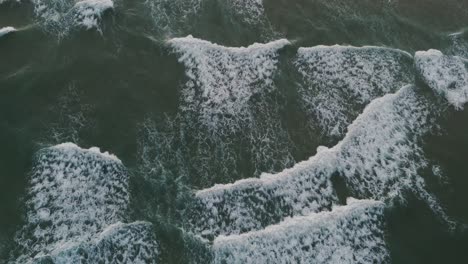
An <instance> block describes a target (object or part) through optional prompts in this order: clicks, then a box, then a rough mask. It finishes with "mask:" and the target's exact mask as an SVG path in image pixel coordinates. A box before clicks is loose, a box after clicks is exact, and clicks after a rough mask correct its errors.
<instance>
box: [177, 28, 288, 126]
mask: <svg viewBox="0 0 468 264" xmlns="http://www.w3.org/2000/svg"><path fill="white" fill-rule="evenodd" d="M169 44H170V45H171V46H172V47H174V49H175V52H176V53H178V54H180V57H179V62H181V63H183V64H184V65H185V67H186V75H187V77H188V79H189V80H188V82H187V83H186V84H185V87H184V89H183V91H182V98H183V99H182V100H183V110H185V111H194V112H195V111H199V112H200V117H199V118H200V119H201V120H202V122H204V123H205V124H206V125H207V126H208V127H211V128H213V129H218V128H219V126H220V123H221V122H226V123H233V125H234V126H235V125H236V124H235V122H239V121H237V120H242V119H250V118H251V115H252V113H251V112H250V111H249V106H248V104H249V100H250V99H251V97H252V96H254V95H257V94H262V93H269V92H271V91H272V90H274V89H275V87H274V85H273V75H274V73H275V71H276V69H277V63H278V59H277V58H278V50H279V49H281V48H283V47H284V46H286V45H289V42H288V41H287V40H285V39H282V40H278V41H274V42H270V43H267V44H253V45H251V46H249V47H246V48H244V47H241V48H231V47H224V46H221V45H217V44H213V43H211V42H208V41H205V40H200V39H196V38H193V37H191V36H188V37H186V38H175V39H171V40H170V41H169ZM221 116H223V117H224V116H228V117H231V116H232V118H228V121H225V120H226V118H221ZM232 119H237V120H232Z"/></svg>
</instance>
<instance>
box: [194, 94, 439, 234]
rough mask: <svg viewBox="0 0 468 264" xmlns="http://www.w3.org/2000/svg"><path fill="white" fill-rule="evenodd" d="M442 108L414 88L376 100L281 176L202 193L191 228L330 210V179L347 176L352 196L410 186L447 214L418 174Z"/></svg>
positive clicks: (382, 196) (390, 193) (213, 230)
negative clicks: (336, 138)
mask: <svg viewBox="0 0 468 264" xmlns="http://www.w3.org/2000/svg"><path fill="white" fill-rule="evenodd" d="M440 111H441V109H439V107H438V106H437V105H434V103H433V102H431V100H430V98H427V95H425V93H424V92H423V91H421V89H420V88H418V87H416V86H405V87H403V88H401V89H400V90H399V91H398V92H397V93H395V94H389V95H386V96H383V97H381V98H378V99H375V100H373V101H372V102H371V103H370V104H369V105H368V106H367V107H366V108H365V110H364V112H363V113H362V114H361V115H360V116H359V117H358V118H357V119H356V120H355V121H354V122H353V123H352V124H351V125H350V126H349V128H348V133H347V134H346V136H345V138H344V139H343V140H342V141H341V142H339V143H338V144H337V145H336V146H335V147H333V148H330V149H328V148H326V147H320V148H319V151H318V153H317V154H316V155H315V156H313V157H312V158H310V159H309V160H308V161H304V162H301V163H298V164H297V165H295V166H294V167H293V168H291V169H287V170H285V171H283V172H281V173H278V174H274V175H271V174H264V175H262V176H261V177H260V179H246V180H241V181H238V182H235V183H233V184H227V185H216V186H214V187H212V188H209V189H205V190H201V191H199V192H197V193H196V199H195V200H196V202H195V203H194V206H193V210H192V211H189V212H188V213H189V214H192V215H195V216H194V217H192V218H191V219H193V220H192V222H190V223H189V226H191V227H192V229H193V230H194V232H196V233H199V234H201V235H203V236H207V237H209V236H212V235H214V236H216V235H218V234H222V235H228V234H239V233H242V232H246V231H250V230H258V229H261V228H263V227H265V226H267V225H270V224H272V223H274V222H279V221H281V220H282V219H284V218H285V217H286V216H296V215H305V214H308V213H311V212H317V211H322V210H325V209H327V207H329V206H330V205H331V204H333V203H334V202H335V201H336V196H335V194H334V190H333V188H332V186H331V183H330V179H331V177H332V176H333V175H339V176H341V177H342V178H343V179H344V180H345V182H346V184H347V187H348V189H349V190H350V192H351V193H352V195H353V196H355V197H359V198H367V199H375V200H382V201H393V200H394V199H402V198H403V194H404V192H405V191H412V192H414V193H416V194H417V195H419V196H420V197H421V198H422V199H424V200H425V201H426V202H427V203H428V204H429V205H430V207H431V208H432V209H433V210H434V211H436V212H437V213H439V214H440V215H441V217H443V218H444V217H445V215H444V213H443V210H442V209H441V207H440V206H439V205H438V202H437V200H436V199H435V198H434V197H433V196H432V195H431V194H430V193H429V192H428V191H427V188H426V186H425V182H424V179H423V178H421V177H420V176H419V171H420V170H421V169H422V168H424V167H425V166H426V165H427V161H426V159H425V156H424V152H423V149H422V147H421V144H423V139H422V138H423V136H424V135H426V134H428V133H430V132H431V130H432V129H433V127H434V126H435V121H436V118H437V116H438V113H440Z"/></svg>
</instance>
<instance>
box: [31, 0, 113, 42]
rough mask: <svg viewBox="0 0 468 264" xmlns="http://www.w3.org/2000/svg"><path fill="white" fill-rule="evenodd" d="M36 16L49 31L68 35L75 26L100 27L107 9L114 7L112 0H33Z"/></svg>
mask: <svg viewBox="0 0 468 264" xmlns="http://www.w3.org/2000/svg"><path fill="white" fill-rule="evenodd" d="M32 2H33V4H34V10H35V13H36V16H37V17H38V18H39V20H40V23H41V25H42V26H43V27H44V28H45V29H46V30H48V31H52V32H55V33H57V34H59V35H66V34H67V33H68V31H70V30H71V29H72V28H74V27H82V28H85V29H91V28H96V29H97V30H100V28H99V22H100V21H101V19H102V15H103V13H104V12H105V11H106V10H109V9H113V8H114V3H113V1H112V0H78V1H75V0H51V1H46V0H32Z"/></svg>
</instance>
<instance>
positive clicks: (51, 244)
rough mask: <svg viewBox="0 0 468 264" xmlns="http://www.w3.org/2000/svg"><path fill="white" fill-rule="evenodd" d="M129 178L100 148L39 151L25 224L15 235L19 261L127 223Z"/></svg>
mask: <svg viewBox="0 0 468 264" xmlns="http://www.w3.org/2000/svg"><path fill="white" fill-rule="evenodd" d="M128 203H129V193H128V176H127V172H126V169H125V167H124V166H123V164H122V162H121V161H120V160H119V159H118V158H117V157H115V156H114V155H111V154H109V153H107V152H104V153H102V152H100V151H99V149H98V148H91V149H82V148H80V147H78V146H76V145H74V144H72V143H65V144H60V145H57V146H53V147H50V148H46V149H43V150H40V151H39V152H38V153H37V154H36V156H35V163H34V167H33V170H32V172H31V178H30V182H29V187H28V188H27V196H26V218H25V220H26V223H25V225H24V227H23V228H22V229H21V230H20V231H19V232H18V233H17V236H16V239H15V241H16V242H17V244H18V245H19V248H20V251H21V252H20V253H22V255H23V256H22V257H20V258H19V259H18V262H21V261H23V260H24V258H26V256H28V255H32V256H43V255H49V254H52V253H53V252H55V251H57V250H59V251H62V250H63V248H66V247H68V246H73V245H76V244H80V243H85V242H88V241H90V240H91V239H92V238H93V237H95V236H96V235H97V234H98V233H100V232H102V231H103V230H104V229H105V228H106V227H108V226H109V225H111V224H114V223H117V222H119V221H124V220H125V219H126V213H127V209H128Z"/></svg>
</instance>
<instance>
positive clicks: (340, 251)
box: [213, 199, 389, 263]
mask: <svg viewBox="0 0 468 264" xmlns="http://www.w3.org/2000/svg"><path fill="white" fill-rule="evenodd" d="M383 208H384V206H383V203H381V202H376V201H370V200H362V201H359V200H353V199H349V201H348V205H347V206H341V207H335V208H334V209H333V210H332V211H331V212H322V213H315V214H311V215H308V216H302V217H295V218H290V219H287V220H285V221H284V222H282V223H280V224H278V225H274V226H269V227H267V228H265V230H261V231H255V232H251V233H246V234H242V235H233V236H228V237H218V238H217V239H215V241H214V245H213V249H214V255H215V258H214V263H291V262H296V263H308V262H310V261H311V260H313V262H315V263H388V262H389V253H388V250H387V247H386V243H385V235H384V234H385V232H384V230H385V229H384V220H383Z"/></svg>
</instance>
